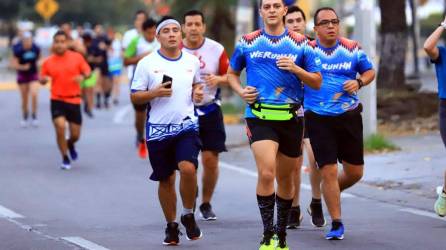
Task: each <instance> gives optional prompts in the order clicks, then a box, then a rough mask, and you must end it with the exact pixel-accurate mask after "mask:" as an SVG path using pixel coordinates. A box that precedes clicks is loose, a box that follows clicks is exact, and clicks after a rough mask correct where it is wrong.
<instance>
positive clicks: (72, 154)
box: [68, 143, 79, 161]
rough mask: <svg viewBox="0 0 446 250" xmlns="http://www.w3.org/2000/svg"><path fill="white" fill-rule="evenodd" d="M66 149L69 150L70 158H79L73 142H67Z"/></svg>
mask: <svg viewBox="0 0 446 250" xmlns="http://www.w3.org/2000/svg"><path fill="white" fill-rule="evenodd" d="M68 151H69V152H70V157H71V160H73V161H75V160H77V159H78V158H79V155H78V154H77V151H76V149H75V148H74V144H72V143H68Z"/></svg>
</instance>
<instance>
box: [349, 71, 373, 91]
mask: <svg viewBox="0 0 446 250" xmlns="http://www.w3.org/2000/svg"><path fill="white" fill-rule="evenodd" d="M357 79H359V80H360V81H361V82H362V85H361V84H360V81H358V80H356V79H355V80H349V81H346V82H345V83H344V90H345V91H347V92H348V93H350V94H353V93H355V92H356V91H358V90H359V89H360V88H362V87H364V86H367V85H369V84H370V83H371V82H372V81H373V80H374V79H375V70H374V69H369V70H367V71H365V72H363V73H362V74H361V75H360V77H359V78H357Z"/></svg>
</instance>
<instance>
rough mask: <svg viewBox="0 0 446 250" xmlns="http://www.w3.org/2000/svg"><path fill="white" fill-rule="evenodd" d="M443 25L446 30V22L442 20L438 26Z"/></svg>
mask: <svg viewBox="0 0 446 250" xmlns="http://www.w3.org/2000/svg"><path fill="white" fill-rule="evenodd" d="M440 26H441V27H443V29H445V30H446V23H445V22H441V23H440V24H439V25H438V27H440Z"/></svg>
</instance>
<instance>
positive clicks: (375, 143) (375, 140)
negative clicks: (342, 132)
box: [364, 134, 400, 153]
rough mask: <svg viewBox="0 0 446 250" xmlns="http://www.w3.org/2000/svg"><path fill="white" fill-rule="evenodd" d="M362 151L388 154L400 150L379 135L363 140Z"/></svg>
mask: <svg viewBox="0 0 446 250" xmlns="http://www.w3.org/2000/svg"><path fill="white" fill-rule="evenodd" d="M364 149H365V151H366V152H372V153H375V152H389V151H395V150H399V149H400V148H399V147H398V146H396V145H395V144H393V143H392V142H390V141H389V140H387V139H386V138H385V137H384V136H382V135H380V134H373V135H370V136H369V137H367V138H365V141H364Z"/></svg>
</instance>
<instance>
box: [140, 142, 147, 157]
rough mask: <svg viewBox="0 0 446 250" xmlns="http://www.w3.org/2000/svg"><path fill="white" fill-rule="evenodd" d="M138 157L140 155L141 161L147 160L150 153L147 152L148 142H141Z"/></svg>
mask: <svg viewBox="0 0 446 250" xmlns="http://www.w3.org/2000/svg"><path fill="white" fill-rule="evenodd" d="M138 155H139V158H141V159H146V158H147V156H148V155H149V154H148V152H147V145H146V142H145V141H144V140H141V141H140V142H139V145H138Z"/></svg>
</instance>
